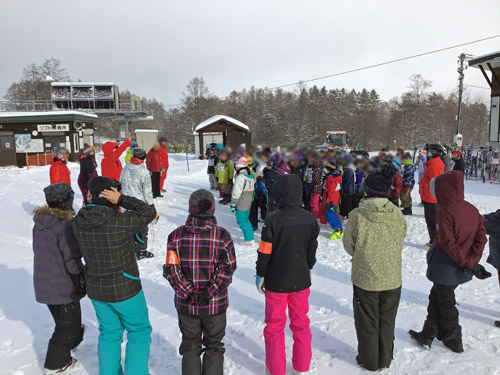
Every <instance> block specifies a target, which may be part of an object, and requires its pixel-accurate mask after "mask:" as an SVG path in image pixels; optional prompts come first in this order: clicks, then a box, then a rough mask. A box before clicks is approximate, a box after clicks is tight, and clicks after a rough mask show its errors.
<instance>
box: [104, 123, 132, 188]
mask: <svg viewBox="0 0 500 375" xmlns="http://www.w3.org/2000/svg"><path fill="white" fill-rule="evenodd" d="M131 144H132V133H129V134H128V139H127V140H126V141H125V142H123V143H122V144H121V145H120V144H118V143H116V142H106V143H105V144H104V145H103V146H102V152H103V153H104V158H103V159H102V161H101V175H102V177H107V178H110V179H111V180H116V181H120V175H121V174H122V169H123V168H122V163H121V161H120V156H121V155H122V154H123V153H124V152H125V151H126V150H127V148H129V147H130V145H131Z"/></svg>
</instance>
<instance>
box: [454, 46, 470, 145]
mask: <svg viewBox="0 0 500 375" xmlns="http://www.w3.org/2000/svg"><path fill="white" fill-rule="evenodd" d="M470 57H472V56H471V55H467V54H465V53H461V54H460V56H458V61H457V62H458V69H457V72H458V112H457V118H456V120H455V123H456V127H457V129H456V132H455V137H454V139H453V143H454V144H456V145H457V146H460V147H461V146H462V135H461V134H460V120H461V119H462V95H463V91H464V71H465V69H467V65H465V64H464V62H465V60H466V59H468V58H470Z"/></svg>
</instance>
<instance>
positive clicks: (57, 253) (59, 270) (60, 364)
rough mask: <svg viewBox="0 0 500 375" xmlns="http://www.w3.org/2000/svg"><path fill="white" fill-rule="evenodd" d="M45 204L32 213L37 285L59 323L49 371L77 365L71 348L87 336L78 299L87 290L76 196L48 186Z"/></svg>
mask: <svg viewBox="0 0 500 375" xmlns="http://www.w3.org/2000/svg"><path fill="white" fill-rule="evenodd" d="M44 193H45V199H46V201H47V206H40V207H37V208H35V210H34V211H33V214H34V218H33V220H34V222H35V226H34V227H33V285H34V287H35V297H36V300H37V302H39V303H43V304H45V305H47V307H48V308H49V311H50V313H51V314H52V317H53V318H54V322H55V324H56V326H55V329H54V333H53V334H52V337H51V338H50V341H49V346H48V349H47V355H46V356H45V364H44V367H45V374H56V373H62V372H64V373H66V371H67V372H69V371H71V370H73V369H76V368H77V367H79V364H78V361H77V360H76V359H75V358H73V357H72V356H71V351H73V350H75V349H76V347H77V346H78V345H79V344H80V342H82V340H83V333H84V328H85V327H84V326H82V313H81V309H80V299H81V298H83V297H84V296H85V294H86V292H85V278H84V276H83V265H82V254H81V252H80V247H79V245H78V242H77V240H76V238H75V235H74V234H73V227H72V222H73V214H74V211H73V197H74V195H75V193H74V192H73V190H72V189H71V186H70V185H69V184H66V183H64V182H61V183H58V184H54V185H49V186H47V187H46V188H45V189H44Z"/></svg>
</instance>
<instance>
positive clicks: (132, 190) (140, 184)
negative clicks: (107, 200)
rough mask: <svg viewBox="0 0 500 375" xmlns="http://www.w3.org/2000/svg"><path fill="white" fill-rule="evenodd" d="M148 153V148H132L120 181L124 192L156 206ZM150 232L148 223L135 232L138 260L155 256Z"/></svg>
mask: <svg viewBox="0 0 500 375" xmlns="http://www.w3.org/2000/svg"><path fill="white" fill-rule="evenodd" d="M146 155H147V153H146V150H144V149H142V148H139V147H136V148H134V149H133V150H132V157H131V158H130V160H129V163H128V164H127V165H125V167H124V168H123V170H122V174H121V176H120V183H121V185H122V193H123V194H125V195H128V196H130V197H134V198H137V199H140V200H141V201H143V202H146V203H147V204H148V205H150V206H152V207H154V200H153V190H152V187H151V186H152V184H151V176H150V174H149V171H148V170H147V169H146V165H145V164H144V160H145V159H146ZM148 233H149V229H148V226H147V225H146V226H145V227H144V228H143V229H141V230H140V231H139V232H137V233H136V234H135V253H136V256H137V259H138V260H139V259H143V258H152V257H153V256H154V254H153V253H151V252H150V251H148V250H147V248H148Z"/></svg>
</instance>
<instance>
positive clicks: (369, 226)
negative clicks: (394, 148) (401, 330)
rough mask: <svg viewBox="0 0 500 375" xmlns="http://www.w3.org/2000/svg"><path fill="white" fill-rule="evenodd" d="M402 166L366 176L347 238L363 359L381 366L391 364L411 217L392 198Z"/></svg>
mask: <svg viewBox="0 0 500 375" xmlns="http://www.w3.org/2000/svg"><path fill="white" fill-rule="evenodd" d="M395 174H396V169H395V168H394V166H393V165H391V164H386V165H384V166H383V167H382V169H381V170H380V171H375V172H372V173H370V174H369V175H368V176H367V177H366V178H365V180H364V182H363V186H362V189H363V191H364V194H365V198H363V199H362V200H361V202H360V204H359V208H357V209H355V210H353V211H352V212H351V215H350V216H349V220H348V221H347V225H346V228H345V232H344V237H343V244H344V249H345V251H346V252H347V253H348V254H349V255H351V256H352V271H351V280H352V284H353V293H354V298H353V310H354V325H355V327H356V335H357V338H358V356H357V357H356V360H357V362H358V363H359V364H360V365H361V366H362V367H364V368H365V369H367V370H370V371H377V370H380V369H383V368H388V367H389V366H390V365H391V362H392V358H393V348H394V330H395V326H396V315H397V312H398V307H399V300H400V297H401V285H402V278H401V267H402V256H401V253H402V251H403V242H404V238H405V236H406V221H405V219H404V217H403V215H402V214H401V211H399V210H398V208H397V207H395V206H394V205H393V204H392V203H391V202H389V200H388V199H387V193H388V192H389V189H390V188H391V186H392V180H393V178H394V175H395Z"/></svg>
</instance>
